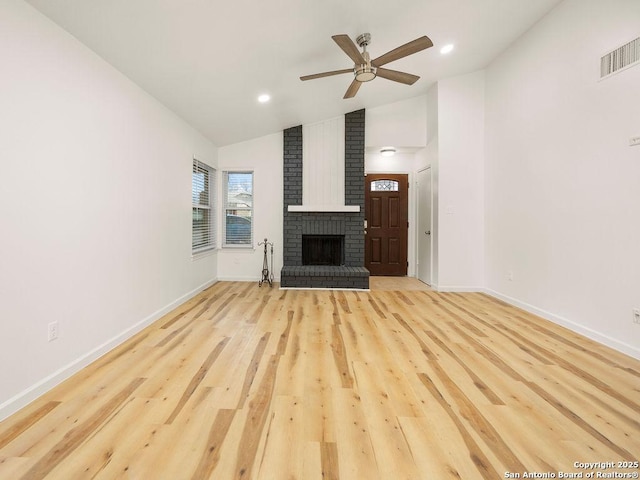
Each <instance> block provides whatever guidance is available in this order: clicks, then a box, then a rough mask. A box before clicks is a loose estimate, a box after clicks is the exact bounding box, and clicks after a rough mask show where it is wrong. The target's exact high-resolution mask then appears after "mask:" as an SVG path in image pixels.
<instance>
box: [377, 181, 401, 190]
mask: <svg viewBox="0 0 640 480" xmlns="http://www.w3.org/2000/svg"><path fill="white" fill-rule="evenodd" d="M371 191H372V192H397V191H398V182H396V181H395V180H375V181H373V182H371Z"/></svg>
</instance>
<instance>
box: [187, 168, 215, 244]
mask: <svg viewBox="0 0 640 480" xmlns="http://www.w3.org/2000/svg"><path fill="white" fill-rule="evenodd" d="M215 185H216V171H215V170H214V169H213V168H211V167H210V166H209V165H205V164H204V163H202V162H201V161H199V160H196V159H195V158H194V159H193V173H192V175H191V203H192V205H193V214H192V229H191V252H192V253H200V252H203V251H205V250H210V249H213V248H215V247H216V232H215V224H216V221H215V220H216V219H215V211H216V209H215V208H213V207H214V203H215V198H216V195H215Z"/></svg>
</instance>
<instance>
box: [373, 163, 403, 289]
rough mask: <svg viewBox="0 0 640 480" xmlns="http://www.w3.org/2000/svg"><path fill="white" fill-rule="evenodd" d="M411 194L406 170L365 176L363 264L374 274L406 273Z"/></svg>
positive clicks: (401, 274) (398, 274) (400, 274)
mask: <svg viewBox="0 0 640 480" xmlns="http://www.w3.org/2000/svg"><path fill="white" fill-rule="evenodd" d="M408 198H409V179H408V175H406V174H388V173H376V174H368V175H367V176H366V177H365V220H366V224H367V228H366V230H365V232H366V233H365V248H364V262H365V263H364V265H365V267H367V268H368V269H369V272H370V273H371V275H397V276H403V275H406V274H407V232H408V229H409V224H408V221H407V220H408V210H409V200H408Z"/></svg>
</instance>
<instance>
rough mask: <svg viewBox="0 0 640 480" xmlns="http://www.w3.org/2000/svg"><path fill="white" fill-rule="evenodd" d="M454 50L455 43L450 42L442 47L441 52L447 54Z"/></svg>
mask: <svg viewBox="0 0 640 480" xmlns="http://www.w3.org/2000/svg"><path fill="white" fill-rule="evenodd" d="M452 50H453V43H450V44H449V45H445V46H444V47H442V48H441V49H440V53H441V54H442V55H446V54H447V53H451V51H452Z"/></svg>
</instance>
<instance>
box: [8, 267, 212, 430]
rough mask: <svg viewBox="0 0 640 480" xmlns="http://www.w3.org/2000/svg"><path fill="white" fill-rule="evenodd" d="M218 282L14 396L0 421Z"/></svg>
mask: <svg viewBox="0 0 640 480" xmlns="http://www.w3.org/2000/svg"><path fill="white" fill-rule="evenodd" d="M217 281H218V280H217V279H212V280H209V281H208V282H206V283H204V284H202V285H200V286H199V287H197V288H195V289H193V290H191V291H190V292H188V293H186V294H184V295H182V296H181V297H180V298H178V299H176V300H174V301H173V302H171V303H169V304H168V305H166V306H164V307H162V308H161V309H160V310H157V311H155V312H154V313H152V314H151V315H149V316H148V317H146V318H143V319H142V320H140V321H139V322H137V323H136V324H134V325H132V326H131V327H129V328H127V329H126V330H124V331H123V332H121V333H119V334H118V335H116V336H115V337H113V338H111V339H109V340H107V341H106V342H104V343H103V344H102V345H99V346H98V347H96V348H94V349H93V350H91V351H89V352H87V353H85V354H84V355H82V356H81V357H79V358H77V359H76V360H74V361H72V362H71V363H69V364H67V365H65V366H63V367H62V368H60V369H58V370H57V371H55V372H53V373H52V374H51V375H49V376H47V377H45V378H43V379H42V380H40V381H39V382H37V383H35V384H34V385H32V386H31V387H29V388H27V389H26V390H23V391H22V392H20V393H18V394H17V395H14V396H13V397H12V398H10V399H9V400H7V401H5V402H3V403H2V404H0V420H3V419H5V418H7V417H8V416H9V415H12V414H14V413H15V412H17V411H18V410H20V409H21V408H23V407H25V406H27V405H28V404H29V403H31V402H33V401H34V400H35V399H37V398H38V397H40V396H42V395H43V394H45V393H46V392H48V391H49V390H51V389H52V388H53V387H55V386H56V385H58V384H60V383H62V382H63V381H64V380H66V379H67V378H69V377H71V376H72V375H73V374H75V373H77V372H79V371H80V370H82V369H83V368H85V367H86V366H88V365H89V364H91V363H92V362H94V361H96V360H97V359H98V358H100V357H102V356H103V355H105V354H106V353H108V352H109V351H111V350H113V349H114V348H115V347H117V346H118V345H120V344H121V343H123V342H124V341H126V340H128V339H129V338H131V337H132V336H133V335H135V334H136V333H138V332H140V331H141V330H143V329H144V328H145V327H147V326H149V325H151V324H152V323H153V322H155V321H156V320H158V319H159V318H161V317H162V316H163V315H166V314H167V313H169V312H170V311H171V310H173V309H174V308H176V307H178V306H179V305H181V304H183V303H184V302H186V301H187V300H189V299H190V298H192V297H194V296H196V295H197V294H198V293H200V292H201V291H202V290H204V289H206V288H208V287H210V286H211V285H213V284H214V283H216V282H217Z"/></svg>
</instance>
